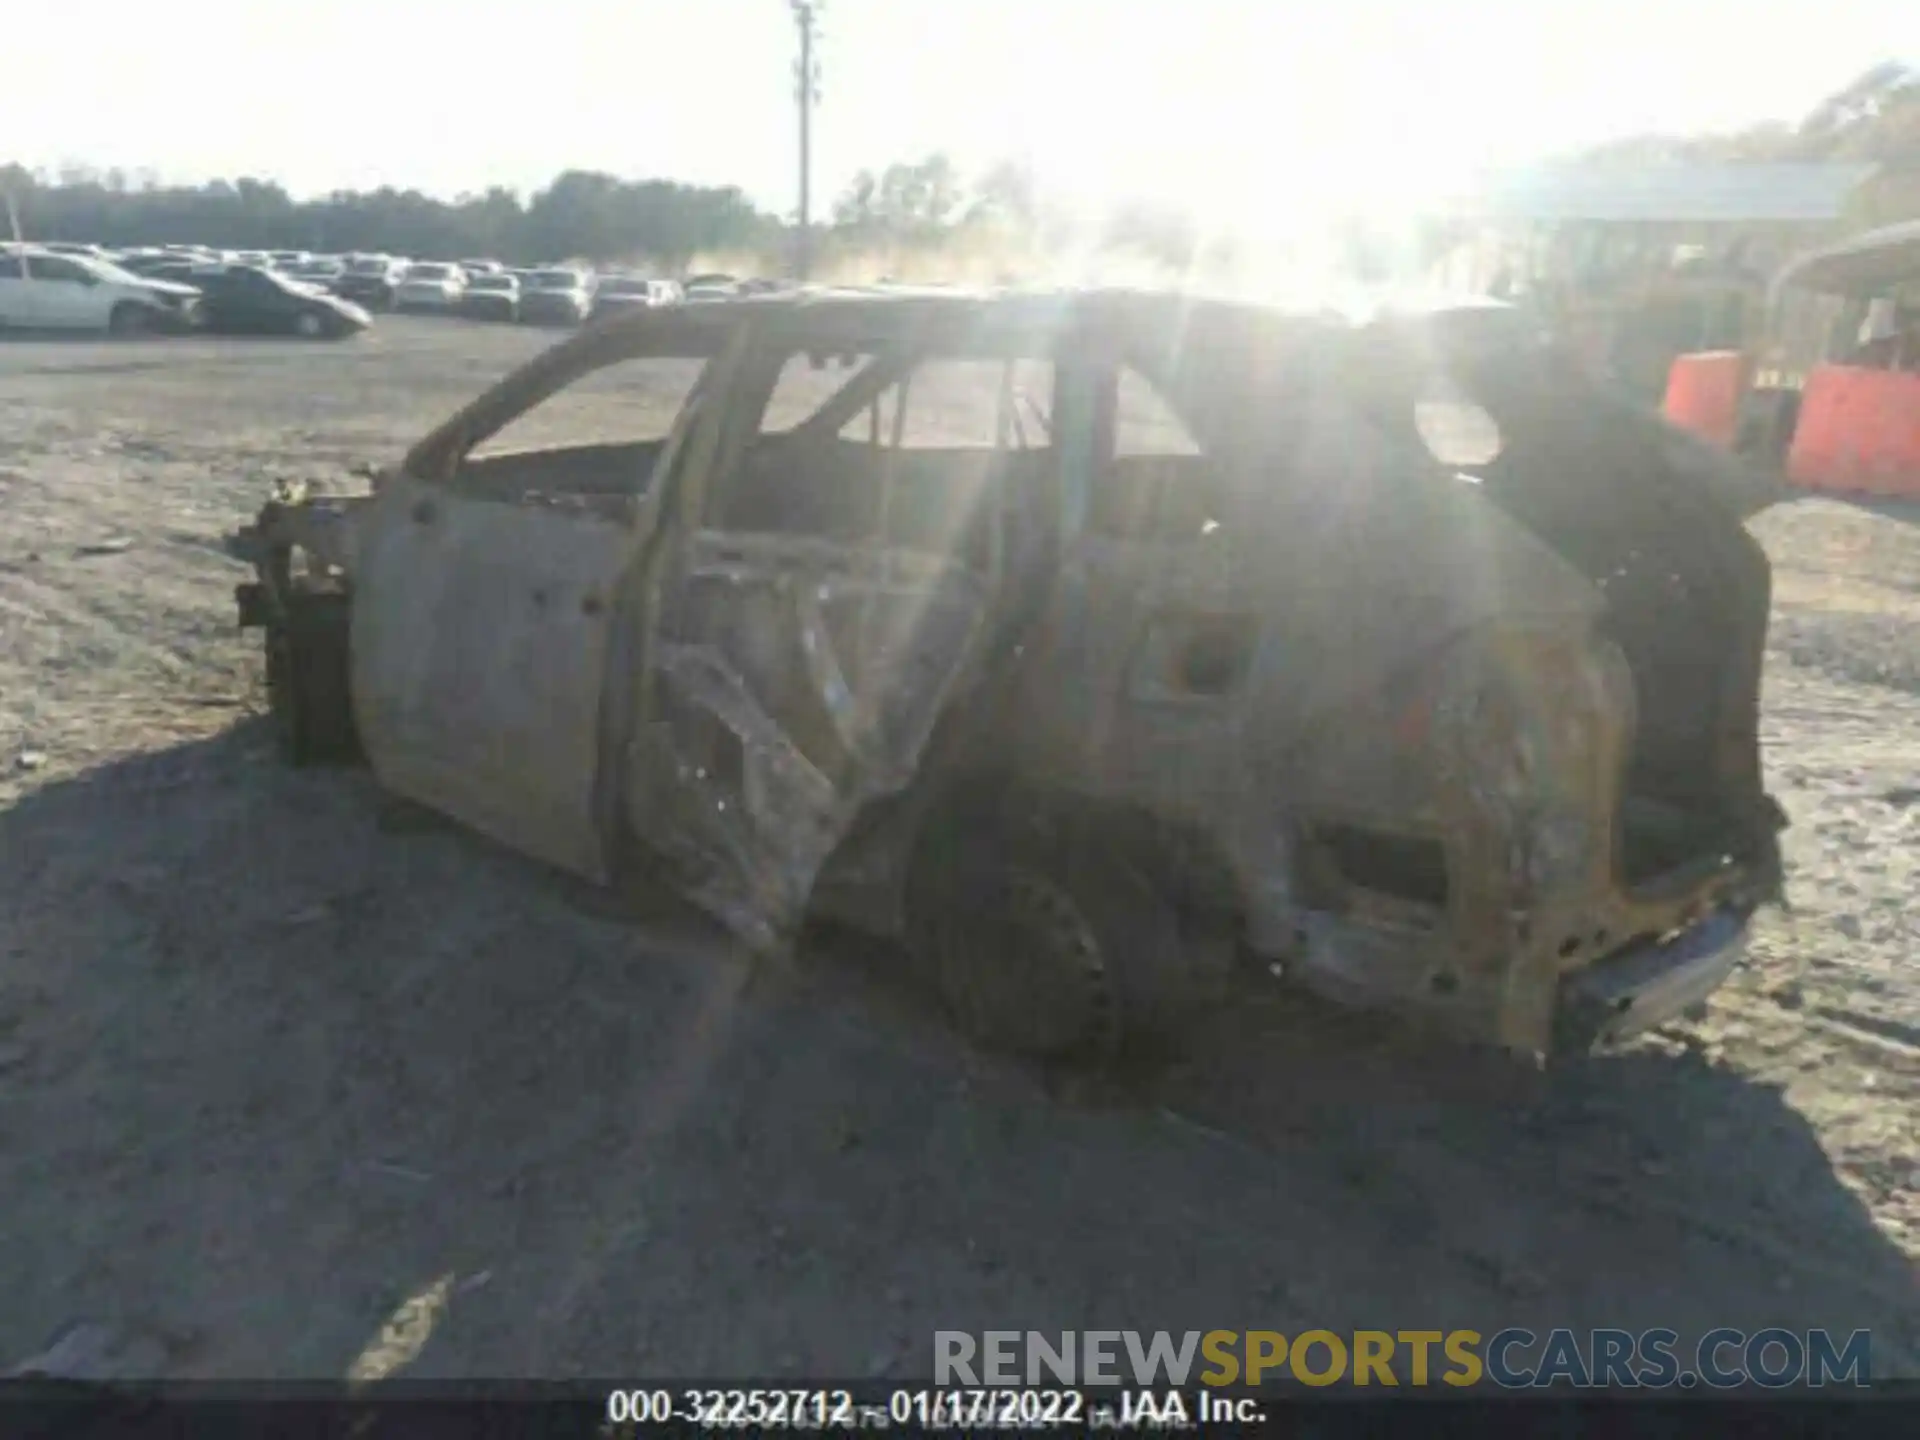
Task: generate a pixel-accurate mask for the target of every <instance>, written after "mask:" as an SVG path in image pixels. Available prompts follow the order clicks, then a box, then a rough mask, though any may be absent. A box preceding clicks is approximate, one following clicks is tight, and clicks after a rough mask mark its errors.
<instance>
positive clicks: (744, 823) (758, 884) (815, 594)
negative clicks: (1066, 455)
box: [626, 338, 1008, 947]
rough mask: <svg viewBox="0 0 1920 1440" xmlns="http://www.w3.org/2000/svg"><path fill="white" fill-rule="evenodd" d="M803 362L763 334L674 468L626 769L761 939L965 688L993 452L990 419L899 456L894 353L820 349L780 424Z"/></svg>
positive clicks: (645, 805) (647, 808) (701, 872)
mask: <svg viewBox="0 0 1920 1440" xmlns="http://www.w3.org/2000/svg"><path fill="white" fill-rule="evenodd" d="M797 359H798V357H797V356H796V354H795V353H793V352H790V351H786V350H785V349H784V347H783V345H782V344H781V343H779V342H777V341H776V340H775V339H774V338H768V339H766V340H764V341H762V342H761V343H760V344H758V345H757V346H756V348H755V350H754V353H753V354H751V355H750V356H748V357H746V358H745V359H744V360H743V363H742V374H743V379H742V382H741V384H740V385H739V386H738V387H736V394H735V396H734V400H733V405H732V408H731V409H730V411H729V413H728V417H727V421H726V424H725V426H724V427H720V428H718V429H717V430H716V433H715V434H714V435H712V436H711V437H709V438H710V439H711V441H712V443H713V445H714V447H715V451H714V454H713V455H712V456H711V457H709V458H710V461H711V463H707V464H703V463H702V460H701V458H699V457H697V456H696V457H695V458H693V459H692V460H691V461H690V462H689V465H688V472H689V474H691V475H697V476H700V477H702V478H701V480H700V482H699V483H697V484H695V485H690V486H689V487H688V489H687V491H686V492H685V494H684V495H683V496H682V497H681V503H682V505H683V507H684V508H683V509H682V511H681V519H682V522H683V528H681V529H680V530H679V532H678V533H677V535H676V537H675V539H674V541H673V542H672V545H671V547H670V549H668V550H667V551H664V552H663V554H662V557H661V566H660V570H659V572H658V573H659V578H660V587H659V590H658V598H657V602H656V608H655V611H654V614H653V618H652V622H651V627H650V635H649V645H648V650H649V663H648V666H647V671H646V694H645V697H644V699H643V700H642V702H641V704H640V707H639V709H640V716H641V719H640V723H639V724H638V725H637V727H636V730H635V734H634V739H633V745H632V749H631V752H630V763H629V766H628V769H627V776H626V806H627V813H628V815H629V816H630V817H631V822H632V824H633V827H634V829H635V831H636V833H639V834H641V835H642V836H643V837H644V838H645V839H646V840H647V841H648V843H649V844H650V845H651V846H652V848H654V849H655V850H656V851H658V852H661V853H663V854H664V855H665V856H666V857H667V858H668V859H669V860H670V861H671V862H672V863H673V865H674V868H675V870H676V872H677V874H678V877H679V879H680V882H681V883H682V885H683V886H684V887H685V889H686V891H687V893H688V894H689V895H690V896H691V897H692V898H693V899H694V900H695V901H696V902H697V903H699V904H701V905H702V906H703V907H704V908H706V909H707V910H709V911H710V912H711V913H713V914H715V915H716V916H718V917H719V918H720V919H721V920H722V921H723V922H724V923H726V924H727V925H728V927H729V928H730V929H732V930H733V931H734V932H735V933H736V934H737V935H739V936H740V937H742V938H743V939H744V940H746V941H747V942H748V943H749V944H751V945H755V946H758V947H772V946H777V945H779V944H781V943H783V942H784V941H785V940H786V939H787V938H788V937H790V936H791V934H792V933H793V932H794V930H795V929H796V928H797V926H798V924H799V922H800V920H801V918H802V916H803V914H804V912H805V910H806V907H807V903H808V899H809V896H810V893H811V891H812V888H813V883H814V880H815V879H816V877H817V876H818V874H819V872H820V870H821V868H822V867H823V866H824V865H825V863H826V861H827V860H828V858H829V856H830V855H831V854H832V852H833V851H834V849H835V847H836V846H837V845H838V844H839V843H840V841H841V840H842V839H843V838H844V837H845V836H846V835H847V834H848V832H849V830H850V829H851V827H852V826H853V825H854V823H855V821H856V818H857V817H858V816H859V815H860V813H861V811H862V810H863V809H865V808H866V807H867V806H868V805H870V804H871V803H873V802H874V801H876V800H878V799H881V798H882V797H885V796H888V795H890V794H893V793H895V792H898V791H900V790H902V789H903V788H905V787H906V786H907V785H908V783H909V782H910V781H911V780H912V778H913V776H914V773H915V771H916V768H917V766H918V764H919V762H920V760H921V757H922V755H923V753H924V752H925V750H926V748H927V745H928V742H929V739H930V737H931V735H932V733H933V730H934V727H935V725H936V723H937V722H938V720H939V718H940V716H941V714H942V712H943V710H944V709H945V708H946V707H947V705H948V704H949V703H950V702H951V701H952V700H953V699H954V697H955V696H956V694H957V692H958V691H959V690H961V689H962V688H963V687H964V686H965V684H966V683H967V680H968V678H969V676H970V674H971V670H972V665H971V662H972V661H973V659H974V657H975V655H976V652H977V651H978V649H979V642H980V637H981V635H982V632H983V627H984V625H985V623H986V620H987V617H988V613H989V606H990V602H991V598H992V594H993V586H994V579H993V564H992V553H993V546H992V544H991V543H989V542H990V532H991V531H992V528H993V523H994V517H995V516H997V515H998V514H999V513H1000V511H999V508H998V505H999V493H1000V488H1001V486H1002V482H1003V481H1004V478H1005V471H1006V469H1007V464H1006V461H1007V455H1008V452H1007V451H1006V450H1005V449H1004V448H997V447H995V446H994V445H993V444H992V436H991V434H989V443H988V445H987V447H986V448H985V449H984V450H975V451H969V452H967V453H966V454H963V455H962V454H956V455H953V456H946V457H945V458H943V452H926V453H921V454H918V455H915V456H912V457H911V461H912V463H909V460H908V457H907V456H906V454H905V452H903V451H902V450H901V448H900V446H899V440H900V436H901V431H900V425H901V418H902V409H903V405H907V404H910V403H911V401H910V399H907V400H903V390H902V385H901V383H900V382H901V377H902V376H904V375H910V374H911V372H912V369H913V366H914V364H915V363H916V362H914V361H912V360H909V359H906V358H904V357H902V356H899V355H887V354H878V355H874V354H869V355H867V356H865V357H864V358H862V359H860V360H858V361H851V360H849V359H848V358H847V357H844V356H843V357H841V361H840V366H839V367H838V368H837V367H836V365H833V364H828V365H825V366H824V367H823V366H821V365H819V364H818V363H817V357H816V363H815V364H814V366H813V368H815V369H820V370H822V371H823V374H824V377H825V379H826V380H827V381H830V382H831V383H827V384H824V386H823V390H824V392H827V398H826V399H825V401H824V403H823V404H821V405H819V406H817V407H816V408H815V413H814V414H813V416H812V419H811V423H810V425H808V426H801V427H799V428H797V429H794V430H792V431H791V432H789V433H773V432H774V429H775V427H774V426H773V425H772V424H771V421H770V417H771V415H772V412H773V410H774V409H777V408H778V405H779V395H778V393H777V391H778V387H776V386H774V385H772V384H771V383H770V381H769V377H770V376H771V375H772V374H773V373H774V372H775V371H782V372H783V373H785V372H786V371H790V370H791V369H792V368H793V366H794V364H795V363H796V361H797ZM848 366H850V367H851V368H850V370H848V371H847V373H845V374H843V373H841V372H842V370H843V369H846V367H848ZM805 368H807V367H806V366H805V364H804V363H803V364H802V365H801V369H802V370H803V371H804V370H805ZM756 376H757V377H759V380H760V381H761V382H767V383H763V384H760V385H759V386H758V387H757V386H756V380H755V378H754V377H756ZM905 393H906V394H908V395H910V393H911V392H910V390H908V391H907V392H905ZM770 397H771V398H770ZM815 398H816V399H818V397H815ZM995 398H996V397H995V396H994V394H993V393H992V392H991V391H990V392H988V395H987V399H988V401H989V402H993V401H994V400H995ZM1003 413H1004V407H1003ZM989 414H991V404H990V408H989ZM989 423H992V422H991V421H989ZM909 471H911V472H912V473H911V475H910V474H909V473H908V472H909ZM935 472H937V475H936V474H935ZM930 478H931V480H934V481H937V482H938V483H929V482H930ZM916 487H917V488H916ZM909 491H912V493H913V494H914V495H917V496H919V497H921V498H920V500H919V501H917V502H916V501H912V500H910V499H909V498H908V492H909Z"/></svg>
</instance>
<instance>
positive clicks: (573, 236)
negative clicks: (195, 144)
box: [0, 154, 1196, 270]
mask: <svg viewBox="0 0 1920 1440" xmlns="http://www.w3.org/2000/svg"><path fill="white" fill-rule="evenodd" d="M0 190H5V191H7V192H10V193H11V195H12V197H13V199H14V201H15V204H16V207H17V209H18V211H19V215H20V220H21V223H22V225H23V226H24V227H25V229H26V232H27V233H28V234H29V235H30V236H31V237H32V238H34V239H40V240H89V241H95V242H98V243H101V244H104V245H109V246H116V245H135V244H168V243H186V242H198V243H204V244H213V245H222V246H227V247H230V248H233V249H250V250H278V249H304V250H324V251H347V250H386V251H393V252H395V253H398V254H404V255H421V256H436V257H442V258H457V257H459V256H463V255H494V256H501V257H507V258H513V259H519V260H525V261H536V260H545V259H560V258H582V259H590V260H595V261H613V260H631V259H638V258H641V257H644V258H646V259H649V260H652V261H654V262H656V263H659V264H663V265H675V264H682V263H685V262H687V261H689V260H691V259H692V258H693V257H695V256H702V255H705V256H714V255H725V256H728V257H731V258H732V259H733V260H734V261H735V262H736V263H743V264H753V265H757V266H759V267H760V268H763V269H768V270H779V269H783V268H784V267H785V264H786V262H787V260H788V259H789V258H790V255H791V250H790V246H791V244H792V241H793V236H792V234H791V226H790V225H788V224H787V223H786V222H784V221H782V220H781V219H780V218H778V217H776V216H773V215H770V214H767V213H765V212H763V211H761V210H759V209H757V208H756V207H755V206H754V205H753V204H752V203H751V202H750V201H749V200H748V199H747V198H746V196H745V195H743V194H742V193H741V192H740V191H739V190H737V189H734V188H732V187H718V188H717V187H708V186H697V185H683V184H679V183H677V182H675V181H671V180H624V179H621V178H619V177H617V176H613V175H608V174H604V173H601V172H597V171H584V170H569V171H566V172H565V173H563V174H561V175H560V176H558V177H557V178H555V180H554V181H553V183H552V184H550V185H548V186H547V187H546V188H545V189H542V190H539V191H537V192H535V193H534V194H533V195H532V196H531V197H528V198H526V199H524V200H523V199H522V197H521V196H520V195H518V194H516V193H515V192H514V191H512V190H508V189H505V188H502V187H493V188H490V189H488V190H486V191H485V192H483V193H479V194H466V195H461V196H459V197H457V198H456V199H453V200H440V199H436V198H435V197H433V196H430V195H426V194H423V193H421V192H420V191H418V190H396V189H392V188H382V189H379V190H371V191H336V192H334V193H333V194H330V195H327V196H325V197H324V198H320V199H313V200H304V201H303V200H295V199H294V198H293V197H291V196H290V195H289V194H288V193H287V192H286V190H285V189H283V188H282V187H281V186H280V185H279V184H277V183H275V182H273V181H271V180H260V179H253V178H242V179H238V180H231V181H229V180H215V181H212V182H209V183H207V184H204V185H197V186H185V185H162V184H160V183H158V182H157V181H156V180H155V179H154V178H153V177H151V176H145V175H137V174H136V175H132V176H129V175H127V174H125V173H122V172H118V171H107V172H96V171H92V170H87V169H83V168H79V167H69V168H67V169H65V170H62V171H60V172H58V173H56V174H48V173H45V172H32V171H28V170H26V169H25V168H23V167H21V166H18V165H0ZM1083 223H1084V222H1083V221H1082V219H1081V218H1080V217H1076V216H1072V215H1070V214H1068V213H1067V212H1065V211H1064V210H1062V209H1060V208H1058V207H1053V206H1049V205H1048V204H1047V203H1046V202H1045V201H1044V199H1043V197H1042V196H1041V195H1040V191H1039V187H1038V186H1037V185H1036V183H1035V181H1034V178H1033V176H1032V175H1031V174H1030V173H1029V172H1027V171H1026V170H1024V169H1022V168H1020V167H1018V166H1015V165H1000V166H997V167H994V168H992V169H990V170H988V171H987V172H985V173H984V174H982V175H980V176H978V177H976V178H974V179H972V180H968V179H967V178H965V177H963V176H962V175H961V173H960V171H959V170H958V168H957V167H956V166H955V165H954V164H953V162H952V161H951V160H950V159H949V158H948V157H947V156H945V155H941V154H934V155H929V156H927V157H926V158H924V159H921V160H918V161H913V162H906V163H901V164H897V165H890V166H888V167H887V168H886V169H885V170H883V171H880V172H878V173H874V172H871V171H862V172H861V173H860V174H859V175H857V176H856V177H855V178H854V180H853V182H852V183H851V184H850V185H849V186H848V187H847V188H846V190H845V192H844V193H843V194H842V195H841V196H840V197H839V199H838V200H837V201H836V202H835V203H834V205H833V207H832V216H831V220H830V221H829V223H828V224H826V225H825V226H823V227H821V229H822V233H821V234H820V235H819V236H818V237H816V239H817V243H816V246H815V249H816V252H817V254H818V256H819V257H820V259H821V261H822V263H823V264H824V265H826V266H827V267H828V268H829V269H830V270H831V269H834V268H841V269H844V268H847V267H848V265H849V264H850V263H852V262H854V261H856V260H867V259H874V258H875V257H884V259H883V260H881V261H880V262H879V263H881V264H882V268H885V264H886V263H887V262H899V261H904V262H906V263H907V264H908V265H909V266H911V261H912V259H913V257H915V256H916V255H918V256H920V257H922V258H923V259H926V260H928V261H933V260H935V259H937V258H942V257H944V258H946V259H952V258H954V257H956V256H958V255H962V254H967V255H971V256H976V257H981V258H984V257H987V256H992V257H994V259H995V260H996V261H997V262H999V263H1009V262H1015V263H1017V260H1018V259H1019V258H1020V257H1029V258H1030V257H1032V256H1034V255H1038V254H1042V253H1048V252H1057V251H1059V250H1060V249H1063V248H1065V246H1066V245H1067V244H1068V243H1069V242H1071V243H1073V244H1074V245H1076V246H1078V247H1080V248H1093V249H1106V250H1114V249H1121V250H1129V251H1133V252H1136V253H1138V254H1141V255H1144V256H1147V257H1150V258H1152V259H1153V260H1155V261H1156V262H1160V263H1165V264H1169V265H1184V264H1186V263H1188V262H1189V261H1190V260H1191V259H1192V257H1193V254H1194V251H1195V246H1196V241H1195V238H1194V233H1193V230H1192V227H1191V226H1190V224H1189V223H1188V222H1187V221H1186V220H1185V218H1184V217H1182V216H1180V215H1179V214H1178V213H1175V212H1172V211H1168V210H1164V209H1158V208H1155V207H1151V206H1133V207H1130V208H1126V209H1123V210H1120V211H1117V212H1115V213H1114V214H1113V215H1111V216H1109V217H1106V219H1105V220H1103V221H1102V222H1101V224H1100V228H1099V231H1098V233H1097V234H1094V235H1092V236H1088V235H1086V234H1085V233H1084V231H1083V229H1082V228H1081V227H1082V225H1083Z"/></svg>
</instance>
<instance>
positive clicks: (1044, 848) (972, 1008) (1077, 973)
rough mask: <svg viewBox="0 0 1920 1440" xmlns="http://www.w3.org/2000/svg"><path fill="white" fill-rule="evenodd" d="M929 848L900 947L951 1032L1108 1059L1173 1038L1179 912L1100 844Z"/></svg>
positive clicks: (989, 1045)
mask: <svg viewBox="0 0 1920 1440" xmlns="http://www.w3.org/2000/svg"><path fill="white" fill-rule="evenodd" d="M969 838H973V839H974V841H975V843H973V844H972V845H966V844H965V842H964V841H961V842H960V843H961V846H963V847H964V848H955V847H954V846H945V845H943V846H924V847H922V852H921V853H920V854H919V855H917V856H916V860H915V864H914V868H913V874H912V876H911V877H910V879H909V885H908V896H907V943H908V946H909V948H910V949H911V950H912V951H913V953H914V955H915V957H916V959H917V960H918V961H919V962H920V964H921V966H922V967H923V969H924V972H925V974H926V976H927V978H928V979H929V980H930V981H931V983H932V985H933V986H934V988H935V990H936V991H937V993H938V995H939V997H940V1000H941V1001H942V1003H943V1005H944V1007H945V1009H946V1011H947V1013H948V1015H949V1017H950V1018H951V1019H952V1021H953V1023H954V1025H955V1026H956V1028H958V1029H959V1030H960V1031H961V1033H962V1034H964V1035H966V1036H967V1038H968V1039H970V1040H972V1041H973V1042H974V1043H975V1044H978V1045H980V1046H981V1047H982V1048H984V1049H989V1050H998V1051H1004V1052H1008V1053H1011V1054H1016V1055H1020V1056H1024V1057H1027V1058H1030V1059H1044V1060H1073V1061H1080V1062H1085V1063H1091V1064H1096V1065H1098V1064H1105V1063H1111V1062H1113V1061H1115V1060H1118V1059H1119V1058H1120V1057H1121V1056H1122V1055H1124V1054H1135V1055H1137V1054H1141V1053H1144V1052H1150V1051H1154V1050H1159V1049H1163V1048H1166V1047H1167V1046H1168V1045H1169V1044H1171V1043H1177V1040H1178V1038H1179V1031H1180V1029H1181V1026H1180V1024H1179V1017H1180V1016H1181V1015H1182V1014H1183V1013H1184V1007H1183V1006H1182V1005H1181V1004H1179V1003H1178V999H1179V991H1180V989H1181V987H1182V985H1183V982H1184V979H1185V973H1184V972H1185V965H1184V960H1183V956H1182V937H1181V929H1180V923H1179V916H1178V913H1177V912H1176V911H1175V909H1174V908H1173V906H1172V905H1170V904H1169V903H1168V901H1167V900H1166V898H1165V897H1164V896H1163V895H1162V894H1161V893H1160V891H1159V889H1158V887H1157V886H1155V885H1154V883H1153V882H1152V880H1151V879H1150V878H1149V877H1148V876H1147V875H1145V874H1144V873H1143V872H1141V871H1140V870H1138V869H1137V868H1135V867H1134V866H1133V865H1132V864H1131V863H1130V862H1129V861H1128V860H1127V859H1126V858H1125V857H1124V856H1123V855H1121V854H1120V853H1118V852H1117V851H1115V850H1112V849H1110V848H1108V847H1105V846H1103V845H1101V844H1099V843H1098V842H1096V841H1092V840H1081V841H1078V842H1074V841H1041V840H1038V839H1034V840H1026V839H1022V840H1016V841H1013V842H1011V843H1009V842H1007V841H1005V840H1004V839H1003V838H1002V837H1000V836H998V835H996V834H994V833H992V832H988V833H985V834H979V835H977V837H969Z"/></svg>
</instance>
